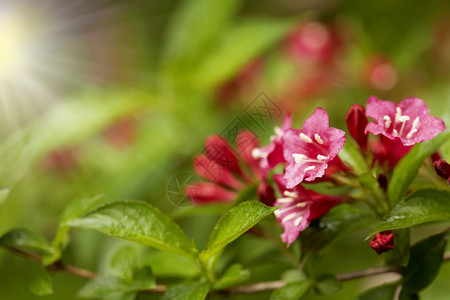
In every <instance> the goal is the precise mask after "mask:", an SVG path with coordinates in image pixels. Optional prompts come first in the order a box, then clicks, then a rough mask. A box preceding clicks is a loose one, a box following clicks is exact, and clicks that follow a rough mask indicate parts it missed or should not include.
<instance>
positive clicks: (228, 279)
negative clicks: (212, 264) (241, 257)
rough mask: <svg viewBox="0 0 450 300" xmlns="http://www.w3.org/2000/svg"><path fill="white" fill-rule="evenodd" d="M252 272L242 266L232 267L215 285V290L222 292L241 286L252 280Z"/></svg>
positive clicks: (235, 265)
mask: <svg viewBox="0 0 450 300" xmlns="http://www.w3.org/2000/svg"><path fill="white" fill-rule="evenodd" d="M250 275H251V274H250V271H249V270H247V269H244V268H243V267H242V265H240V264H234V265H231V266H230V267H229V268H228V269H227V270H226V271H225V273H224V274H223V275H222V277H220V279H219V280H217V281H216V282H215V283H214V286H213V289H214V290H222V289H225V288H228V287H231V286H235V285H238V284H241V283H242V282H244V281H247V280H249V279H250Z"/></svg>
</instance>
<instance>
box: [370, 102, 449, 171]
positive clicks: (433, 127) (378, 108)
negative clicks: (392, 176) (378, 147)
mask: <svg viewBox="0 0 450 300" xmlns="http://www.w3.org/2000/svg"><path fill="white" fill-rule="evenodd" d="M366 114H367V116H368V117H371V118H373V119H374V120H375V122H371V123H369V124H367V126H366V130H365V132H366V133H368V132H370V133H372V134H373V135H381V136H382V139H381V141H382V142H383V144H384V146H385V147H386V150H387V153H388V155H389V157H388V159H389V163H390V166H391V167H392V166H394V165H395V164H396V163H397V161H398V160H399V159H400V158H402V157H403V156H405V155H406V154H407V153H408V152H409V151H410V150H411V147H412V146H413V145H414V144H416V143H420V142H423V141H428V140H430V139H432V138H434V137H435V136H436V135H438V134H439V133H440V132H442V131H444V130H445V124H444V121H442V120H441V119H439V118H437V117H432V116H430V110H429V109H428V107H427V106H426V104H425V103H424V102H423V100H421V99H418V98H414V97H410V98H406V99H405V100H403V101H402V102H400V103H399V104H398V105H396V104H395V103H393V102H390V101H383V100H380V99H378V98H377V97H375V96H371V97H370V98H369V100H368V101H367V106H366Z"/></svg>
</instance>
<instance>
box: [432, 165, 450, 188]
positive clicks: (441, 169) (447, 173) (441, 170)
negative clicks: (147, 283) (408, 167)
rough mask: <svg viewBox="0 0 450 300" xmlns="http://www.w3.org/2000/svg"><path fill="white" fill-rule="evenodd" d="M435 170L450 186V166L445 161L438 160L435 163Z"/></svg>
mask: <svg viewBox="0 0 450 300" xmlns="http://www.w3.org/2000/svg"><path fill="white" fill-rule="evenodd" d="M433 167H434V170H435V171H436V173H437V174H438V175H439V176H441V177H442V178H444V179H446V180H447V181H448V183H449V184H450V164H449V163H448V162H446V161H445V160H443V159H438V160H436V161H435V162H434V163H433Z"/></svg>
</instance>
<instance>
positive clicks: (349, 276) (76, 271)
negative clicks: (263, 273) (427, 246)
mask: <svg viewBox="0 0 450 300" xmlns="http://www.w3.org/2000/svg"><path fill="white" fill-rule="evenodd" d="M8 250H10V251H11V252H14V253H17V254H20V255H21V256H23V257H25V258H27V259H29V260H32V261H36V262H39V263H42V258H41V257H39V256H37V255H35V254H32V253H29V252H25V251H23V250H20V249H17V248H8ZM442 260H443V262H445V261H450V252H449V253H445V254H444V256H443V259H442ZM47 268H48V269H49V270H50V271H64V272H67V273H70V274H72V275H75V276H78V277H82V278H86V279H94V278H97V277H98V274H97V273H94V272H91V271H88V270H85V269H81V268H78V267H74V266H72V265H67V264H64V263H63V262H56V263H55V264H52V265H50V266H48V267H47ZM399 272H400V268H399V267H397V266H386V267H379V268H370V269H365V270H359V271H352V272H347V273H340V274H336V278H337V279H338V280H340V281H349V280H355V279H360V278H365V277H370V276H374V275H383V274H388V273H399ZM285 285H286V282H285V281H283V280H275V281H267V282H260V283H255V284H250V285H241V286H235V287H231V288H228V289H224V290H221V292H223V293H225V294H253V293H259V292H267V291H273V290H276V289H279V288H281V287H283V286H285ZM166 291H167V287H166V286H165V285H162V284H157V285H156V287H155V288H154V289H151V290H142V291H140V292H144V293H164V292H166Z"/></svg>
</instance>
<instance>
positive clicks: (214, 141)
mask: <svg viewBox="0 0 450 300" xmlns="http://www.w3.org/2000/svg"><path fill="white" fill-rule="evenodd" d="M205 152H206V156H208V158H210V159H211V160H213V161H215V162H216V163H217V164H219V165H221V166H222V167H224V168H225V169H227V170H229V171H231V172H233V173H237V174H239V175H243V172H242V170H241V168H240V167H239V161H238V158H237V157H236V154H235V153H234V152H233V149H231V146H230V144H228V142H227V141H226V140H225V139H223V138H222V137H220V136H218V135H211V136H209V137H207V138H206V141H205Z"/></svg>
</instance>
